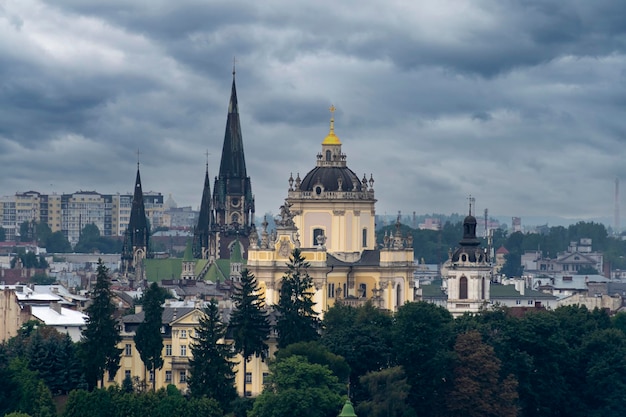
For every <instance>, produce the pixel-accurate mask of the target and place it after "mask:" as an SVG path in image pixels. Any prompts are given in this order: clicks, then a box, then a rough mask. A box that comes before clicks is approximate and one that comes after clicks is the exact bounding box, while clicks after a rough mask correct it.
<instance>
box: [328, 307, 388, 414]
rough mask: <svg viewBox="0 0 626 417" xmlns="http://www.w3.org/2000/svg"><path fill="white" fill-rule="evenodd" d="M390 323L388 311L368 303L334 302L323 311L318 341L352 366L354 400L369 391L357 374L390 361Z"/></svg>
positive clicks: (370, 370) (351, 378)
mask: <svg viewBox="0 0 626 417" xmlns="http://www.w3.org/2000/svg"><path fill="white" fill-rule="evenodd" d="M392 324H393V318H392V316H391V314H390V313H389V312H387V311H384V310H380V309H378V308H376V307H374V306H373V305H372V304H371V303H367V304H365V305H363V306H360V307H351V306H347V305H344V304H341V303H337V304H335V305H334V306H333V307H331V308H330V309H329V310H328V311H327V312H326V314H325V315H324V327H325V330H324V332H323V334H322V339H321V341H322V343H323V344H324V345H325V346H327V347H328V348H329V349H330V350H331V351H332V352H334V353H336V354H337V355H340V356H343V357H344V358H345V359H346V361H347V363H348V365H349V366H350V369H351V373H350V392H351V393H352V398H353V399H354V400H355V401H356V402H358V401H361V400H364V399H365V398H366V397H367V395H368V394H367V391H366V390H365V389H363V388H362V387H361V383H360V378H361V377H362V376H363V375H365V374H366V373H368V372H373V371H378V370H381V369H384V368H386V367H388V366H390V365H391V363H392V348H393V347H392V343H393V337H392ZM341 381H343V380H341Z"/></svg>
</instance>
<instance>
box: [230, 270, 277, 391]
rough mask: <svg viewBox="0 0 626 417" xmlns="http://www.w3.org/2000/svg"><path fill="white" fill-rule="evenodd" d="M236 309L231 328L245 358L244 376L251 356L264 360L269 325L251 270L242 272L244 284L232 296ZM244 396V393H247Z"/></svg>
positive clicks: (236, 347) (238, 347)
mask: <svg viewBox="0 0 626 417" xmlns="http://www.w3.org/2000/svg"><path fill="white" fill-rule="evenodd" d="M232 299H233V302H234V303H235V309H234V311H233V312H232V314H231V316H230V323H229V327H230V329H231V330H232V337H233V340H234V343H235V350H236V351H237V352H239V353H241V356H242V357H243V375H244V377H245V375H246V372H247V366H246V365H247V363H248V360H249V359H250V357H251V356H252V355H257V356H261V357H263V358H265V357H266V356H267V349H268V346H267V343H265V341H266V340H267V338H268V337H269V332H270V323H269V319H268V316H267V311H266V310H265V303H264V301H263V298H262V297H261V293H260V288H259V284H258V282H257V280H256V278H255V276H254V274H251V273H250V271H248V270H247V269H244V270H243V271H241V282H239V283H236V284H235V286H234V289H233V295H232ZM244 394H245V393H244Z"/></svg>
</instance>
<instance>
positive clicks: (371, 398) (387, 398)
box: [356, 366, 411, 417]
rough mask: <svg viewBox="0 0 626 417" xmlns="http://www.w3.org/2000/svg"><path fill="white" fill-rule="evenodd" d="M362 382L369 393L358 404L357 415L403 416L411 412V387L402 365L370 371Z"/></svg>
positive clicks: (378, 416) (375, 416) (373, 416)
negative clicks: (409, 400)
mask: <svg viewBox="0 0 626 417" xmlns="http://www.w3.org/2000/svg"><path fill="white" fill-rule="evenodd" d="M360 383H361V385H362V386H363V387H365V389H366V390H367V393H368V395H367V399H366V400H364V401H362V402H360V403H359V405H358V406H357V409H356V411H357V415H366V416H370V417H402V416H406V415H410V414H411V413H410V412H409V406H408V404H407V402H406V399H407V398H408V395H409V390H410V387H409V384H408V383H407V381H406V376H405V375H404V370H403V369H402V367H401V366H394V367H392V368H384V369H381V370H380V371H376V372H368V373H367V374H365V375H363V376H361V378H360Z"/></svg>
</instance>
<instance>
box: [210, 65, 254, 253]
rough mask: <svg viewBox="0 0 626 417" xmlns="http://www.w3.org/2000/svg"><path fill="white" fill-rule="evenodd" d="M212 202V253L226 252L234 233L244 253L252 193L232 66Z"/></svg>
mask: <svg viewBox="0 0 626 417" xmlns="http://www.w3.org/2000/svg"><path fill="white" fill-rule="evenodd" d="M212 203H213V207H212V209H213V213H214V220H215V222H214V224H213V225H212V228H211V230H212V231H215V232H216V233H219V236H217V235H216V236H215V243H214V244H215V245H216V246H219V247H217V248H216V251H215V252H216V257H217V258H228V257H229V256H230V249H229V246H230V244H231V243H232V242H233V241H234V239H235V233H238V234H239V235H240V236H239V237H240V239H241V243H242V245H243V251H244V253H245V251H246V250H247V248H248V245H249V241H248V236H249V234H250V231H251V227H252V223H253V219H254V195H253V194H252V185H251V182H250V177H249V176H248V173H247V170H246V159H245V156H244V150H243V139H242V134H241V125H240V121H239V108H238V103H237V87H236V85H235V68H234V66H233V84H232V88H231V93H230V102H229V105H228V117H227V119H226V132H225V133H224V144H223V147H222V157H221V160H220V169H219V173H218V175H217V177H216V178H215V183H214V185H213V201H212Z"/></svg>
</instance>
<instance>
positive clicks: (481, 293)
mask: <svg viewBox="0 0 626 417" xmlns="http://www.w3.org/2000/svg"><path fill="white" fill-rule="evenodd" d="M480 299H481V300H484V299H485V277H483V280H482V286H481V288H480Z"/></svg>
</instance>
